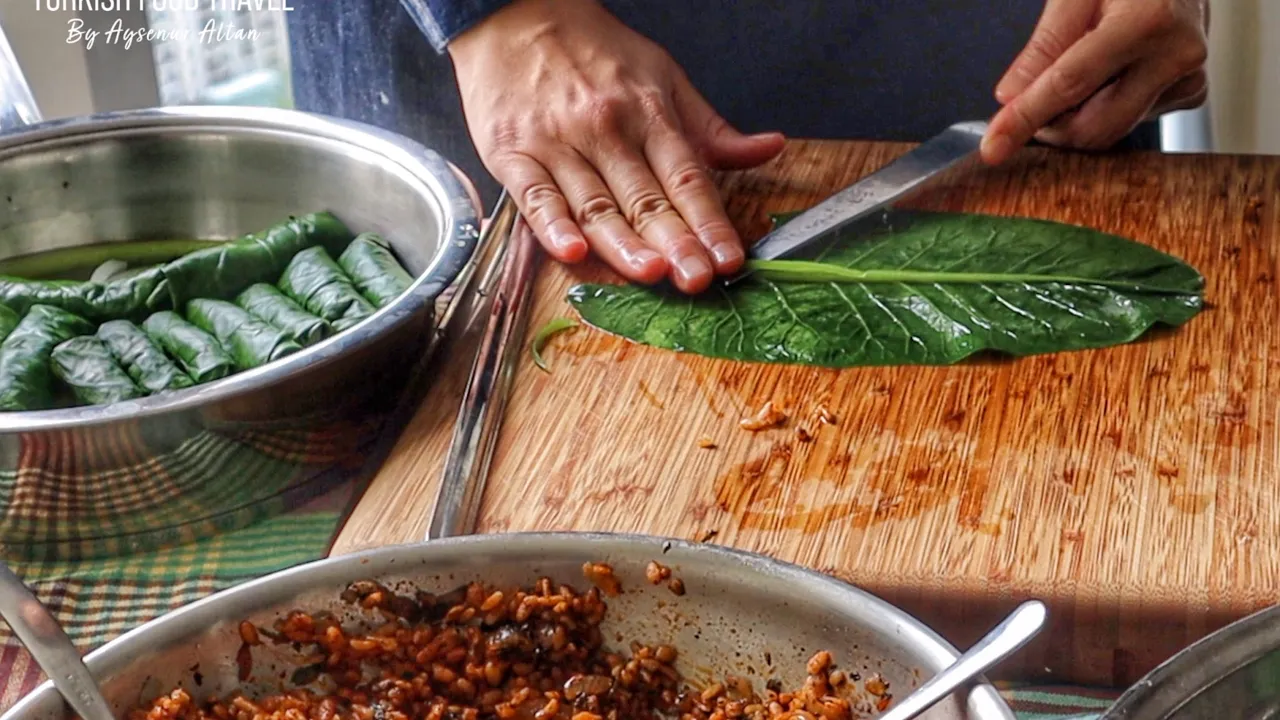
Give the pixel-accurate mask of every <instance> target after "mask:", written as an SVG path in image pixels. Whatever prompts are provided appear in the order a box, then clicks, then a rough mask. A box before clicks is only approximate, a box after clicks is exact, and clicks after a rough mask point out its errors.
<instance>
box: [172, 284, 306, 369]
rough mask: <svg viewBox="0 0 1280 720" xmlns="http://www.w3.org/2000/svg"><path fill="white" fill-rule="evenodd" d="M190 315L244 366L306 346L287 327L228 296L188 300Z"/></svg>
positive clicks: (245, 367) (191, 318) (253, 365)
mask: <svg viewBox="0 0 1280 720" xmlns="http://www.w3.org/2000/svg"><path fill="white" fill-rule="evenodd" d="M187 319H188V320H190V321H191V323H192V324H193V325H195V326H196V327H198V328H200V329H202V330H204V331H206V332H209V333H212V334H213V336H214V337H216V338H217V339H218V342H220V343H222V346H223V347H224V348H225V349H226V350H228V351H229V352H230V353H231V357H232V358H233V359H234V360H235V362H236V366H237V367H239V368H240V369H241V370H248V369H249V368H255V367H258V366H259V365H266V364H267V363H269V362H271V361H272V360H277V359H279V358H282V357H284V356H286V355H291V354H293V353H296V352H298V351H299V350H301V349H302V346H301V345H299V344H298V343H296V342H294V341H292V340H290V339H289V338H288V337H286V336H285V334H284V332H283V331H281V330H279V329H277V328H276V327H274V326H272V325H268V324H267V323H265V322H263V321H261V320H259V319H258V318H256V317H254V316H252V315H250V314H249V313H248V312H247V311H246V310H244V309H243V308H241V307H239V306H236V305H233V304H231V303H229V302H227V301H225V300H205V299H196V300H192V301H191V302H189V303H187Z"/></svg>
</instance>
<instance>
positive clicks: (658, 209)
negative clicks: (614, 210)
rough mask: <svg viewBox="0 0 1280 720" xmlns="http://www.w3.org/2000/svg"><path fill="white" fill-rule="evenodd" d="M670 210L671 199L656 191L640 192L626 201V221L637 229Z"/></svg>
mask: <svg viewBox="0 0 1280 720" xmlns="http://www.w3.org/2000/svg"><path fill="white" fill-rule="evenodd" d="M669 212H672V207H671V201H670V200H668V199H667V197H666V196H665V195H662V194H661V193H657V192H642V193H638V194H636V195H635V196H633V197H632V198H631V201H630V202H628V203H627V222H629V223H631V227H633V228H636V229H637V230H639V229H641V228H643V227H644V226H646V225H648V224H649V223H651V222H653V221H654V220H656V219H657V218H659V217H662V216H663V215H666V214H667V213H669Z"/></svg>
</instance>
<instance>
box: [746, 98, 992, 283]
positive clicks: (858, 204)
mask: <svg viewBox="0 0 1280 720" xmlns="http://www.w3.org/2000/svg"><path fill="white" fill-rule="evenodd" d="M986 131H987V123H985V122H982V121H973V122H962V123H956V124H955V125H952V126H951V127H949V128H947V129H946V130H943V131H942V132H941V133H940V134H938V135H936V136H934V137H933V138H931V139H929V140H927V141H925V142H924V143H923V144H921V145H919V146H917V147H916V148H915V149H914V150H912V151H911V152H909V153H907V154H906V155H903V156H902V157H900V158H898V159H897V160H894V161H893V162H891V163H889V164H888V165H886V166H884V167H883V168H881V169H879V170H877V171H875V172H873V173H871V174H870V175H868V176H866V177H864V178H862V179H861V180H859V181H857V182H855V183H854V184H852V185H850V186H849V187H847V188H845V189H844V190H841V191H840V192H838V193H836V194H835V195H832V196H831V197H829V198H827V199H826V200H823V201H822V202H821V203H819V204H818V205H816V206H814V207H813V208H810V209H809V210H806V211H805V212H803V213H801V214H800V215H798V216H796V217H794V218H792V219H791V221H790V222H788V223H787V224H785V225H783V226H782V227H779V228H777V229H775V230H774V231H772V232H770V233H769V234H768V235H765V236H764V237H763V238H761V240H760V241H759V242H757V243H756V244H755V245H754V246H753V247H752V248H751V250H750V252H749V253H748V257H749V259H751V260H777V259H778V258H784V257H787V256H790V255H793V254H795V253H796V252H798V251H799V250H801V249H803V248H804V247H806V246H807V245H809V243H811V242H813V241H814V240H817V239H819V238H822V237H824V236H826V235H827V234H828V233H830V232H833V231H835V230H838V229H840V228H842V227H844V226H846V225H848V224H850V223H852V222H855V221H857V220H859V219H861V218H864V217H866V216H868V215H871V214H872V213H874V212H876V211H877V210H880V209H881V208H883V207H884V206H886V205H888V204H890V203H892V202H894V201H895V200H900V199H901V198H902V197H903V196H905V195H907V194H908V193H910V192H911V191H912V190H915V189H916V188H917V187H919V186H920V185H922V184H924V183H925V182H927V181H928V180H929V179H930V178H932V177H934V176H935V175H937V174H939V173H941V172H942V171H944V170H947V169H948V168H950V167H952V166H954V165H955V164H957V163H959V162H960V161H961V160H964V159H965V158H967V157H969V156H970V155H972V154H973V153H975V152H977V150H978V144H979V143H980V142H981V141H982V136H983V134H984V133H986ZM747 274H750V271H749V270H748V271H747V272H745V273H743V274H742V275H740V276H739V277H744V276H745V275H747ZM737 279H738V278H734V280H735V281H736V280H737Z"/></svg>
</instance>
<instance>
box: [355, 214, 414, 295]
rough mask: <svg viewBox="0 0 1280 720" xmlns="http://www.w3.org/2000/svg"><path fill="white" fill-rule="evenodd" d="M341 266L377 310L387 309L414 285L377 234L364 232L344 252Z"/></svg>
mask: <svg viewBox="0 0 1280 720" xmlns="http://www.w3.org/2000/svg"><path fill="white" fill-rule="evenodd" d="M338 265H339V266H340V267H341V268H342V269H343V270H344V271H346V273H347V275H349V276H350V277H351V281H352V283H354V284H355V286H356V289H357V290H359V291H360V294H361V295H364V296H365V298H367V299H368V300H369V302H371V303H373V304H374V305H376V306H377V307H380V308H382V307H386V306H388V305H390V304H391V303H392V301H394V300H395V299H396V298H398V297H400V295H401V294H403V293H404V291H405V290H408V289H409V286H410V285H412V284H413V276H412V275H410V274H409V272H408V271H407V270H405V269H404V267H403V266H401V265H400V263H399V261H397V260H396V257H395V255H392V254H391V246H390V245H389V244H388V243H387V241H386V240H384V239H383V238H382V237H381V236H379V235H377V234H375V233H361V234H360V235H357V236H356V239H355V240H352V241H351V244H350V245H348V246H347V249H346V250H344V251H342V255H341V256H339V257H338Z"/></svg>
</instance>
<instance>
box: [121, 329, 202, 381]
mask: <svg viewBox="0 0 1280 720" xmlns="http://www.w3.org/2000/svg"><path fill="white" fill-rule="evenodd" d="M98 339H99V340H101V341H102V342H103V344H104V345H106V347H107V350H109V351H110V352H111V355H112V356H113V357H115V359H116V361H117V362H119V363H120V366H121V367H123V368H124V370H125V372H127V373H128V374H129V377H130V378H133V381H134V383H136V384H137V385H138V386H139V387H141V388H142V389H143V390H146V391H147V393H148V394H151V393H158V392H163V391H165V390H180V389H182V388H187V387H191V386H193V385H195V382H193V381H192V380H191V378H190V377H188V376H187V374H186V373H185V372H183V371H182V368H180V367H178V366H177V365H176V364H174V362H173V361H172V360H170V359H169V356H168V355H165V354H164V351H163V350H161V349H160V348H159V346H157V345H156V344H155V342H153V341H152V340H151V338H150V337H148V336H147V334H146V333H145V332H143V330H142V328H140V327H138V326H137V325H134V324H133V323H131V322H129V321H128V320H112V321H111V322H105V323H103V324H102V325H99V326H98Z"/></svg>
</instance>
